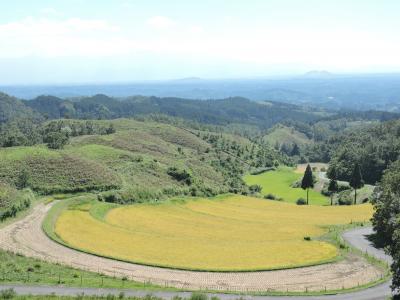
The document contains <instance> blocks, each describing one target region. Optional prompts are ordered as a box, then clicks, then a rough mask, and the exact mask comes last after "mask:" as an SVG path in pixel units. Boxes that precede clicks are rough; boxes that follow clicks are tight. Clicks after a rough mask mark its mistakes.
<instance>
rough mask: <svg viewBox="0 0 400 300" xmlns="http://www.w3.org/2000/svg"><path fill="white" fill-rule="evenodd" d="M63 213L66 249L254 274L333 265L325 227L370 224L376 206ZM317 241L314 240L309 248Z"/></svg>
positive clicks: (202, 205)
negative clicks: (325, 263) (326, 263)
mask: <svg viewBox="0 0 400 300" xmlns="http://www.w3.org/2000/svg"><path fill="white" fill-rule="evenodd" d="M92 203H93V204H92V207H91V206H90V205H88V204H84V206H81V207H80V206H77V207H74V208H70V209H68V210H65V211H64V212H63V213H62V214H61V216H60V217H59V219H58V220H57V222H56V224H55V233H56V234H57V236H58V237H60V238H61V239H62V241H63V242H65V243H66V244H67V245H68V246H71V247H73V248H77V249H80V250H83V251H85V252H89V253H94V254H98V255H102V256H106V257H111V258H117V259H121V260H124V261H129V262H134V263H140V264H146V265H155V266H162V267H170V268H178V269H188V270H202V271H255V270H271V269H281V268H290V267H298V266H306V265H313V264H318V263H321V262H327V261H332V260H333V259H335V257H336V256H337V255H338V251H337V249H336V247H335V246H334V245H331V244H329V243H327V242H324V241H320V240H317V239H316V238H317V237H319V236H321V235H323V234H324V233H325V232H326V231H327V229H326V228H322V226H324V225H333V224H348V223H350V222H351V221H353V222H358V221H367V220H368V219H369V218H370V217H371V214H372V207H371V206H370V205H360V206H351V207H321V206H308V207H305V206H303V207H299V206H296V205H292V204H287V203H280V202H276V201H268V200H261V199H257V198H252V197H244V196H225V197H222V198H218V199H213V200H210V199H197V200H186V201H171V202H167V203H162V204H141V205H131V206H121V207H117V208H113V209H111V210H110V211H108V212H107V213H106V214H105V216H103V217H96V213H94V212H93V210H94V209H96V205H98V204H97V203H96V202H92ZM305 237H311V238H312V240H311V241H308V240H305V239H304V238H305Z"/></svg>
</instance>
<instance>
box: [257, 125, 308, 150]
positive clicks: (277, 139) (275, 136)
mask: <svg viewBox="0 0 400 300" xmlns="http://www.w3.org/2000/svg"><path fill="white" fill-rule="evenodd" d="M263 140H264V141H266V142H267V143H269V144H270V145H271V146H275V145H279V146H281V145H283V144H285V145H290V146H291V145H293V144H297V145H298V146H303V145H308V144H311V143H312V140H311V139H309V138H308V137H307V136H306V135H305V134H304V133H301V132H299V131H297V130H295V129H294V128H291V127H287V126H284V125H281V124H279V125H276V126H274V127H273V128H272V129H271V130H270V132H269V133H268V134H267V135H265V136H264V137H263Z"/></svg>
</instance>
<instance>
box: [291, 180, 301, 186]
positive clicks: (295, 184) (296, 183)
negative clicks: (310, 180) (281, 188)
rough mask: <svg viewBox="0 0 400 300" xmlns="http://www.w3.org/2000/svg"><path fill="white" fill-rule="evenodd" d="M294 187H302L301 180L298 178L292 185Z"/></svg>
mask: <svg viewBox="0 0 400 300" xmlns="http://www.w3.org/2000/svg"><path fill="white" fill-rule="evenodd" d="M290 186H291V187H292V188H300V187H301V180H296V181H295V182H293V183H292V184H291V185H290Z"/></svg>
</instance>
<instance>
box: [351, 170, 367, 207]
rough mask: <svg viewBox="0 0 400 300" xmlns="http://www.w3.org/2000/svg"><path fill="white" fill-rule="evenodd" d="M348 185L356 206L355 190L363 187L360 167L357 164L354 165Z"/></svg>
mask: <svg viewBox="0 0 400 300" xmlns="http://www.w3.org/2000/svg"><path fill="white" fill-rule="evenodd" d="M349 185H350V186H351V187H352V188H353V189H354V204H357V190H358V189H360V188H362V187H363V186H364V181H363V179H362V175H361V169H360V165H359V164H358V163H356V164H355V165H354V169H353V174H352V175H351V179H350V182H349Z"/></svg>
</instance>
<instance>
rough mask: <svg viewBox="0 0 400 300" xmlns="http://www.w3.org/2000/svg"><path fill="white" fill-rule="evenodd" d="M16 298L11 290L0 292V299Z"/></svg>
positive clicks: (15, 294)
mask: <svg viewBox="0 0 400 300" xmlns="http://www.w3.org/2000/svg"><path fill="white" fill-rule="evenodd" d="M16 296H17V293H16V292H15V291H14V290H13V289H6V290H2V291H0V299H12V298H14V297H16Z"/></svg>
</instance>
